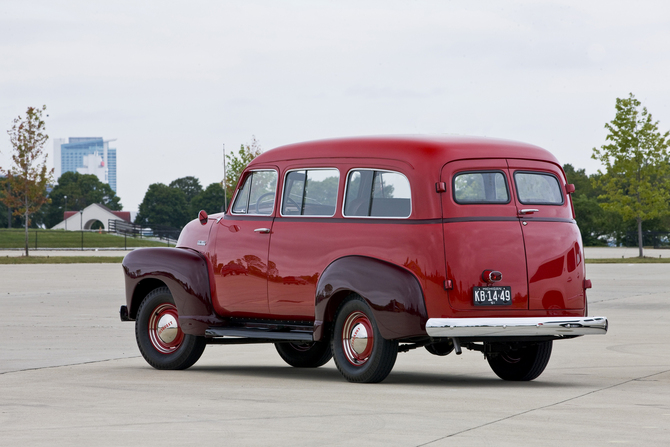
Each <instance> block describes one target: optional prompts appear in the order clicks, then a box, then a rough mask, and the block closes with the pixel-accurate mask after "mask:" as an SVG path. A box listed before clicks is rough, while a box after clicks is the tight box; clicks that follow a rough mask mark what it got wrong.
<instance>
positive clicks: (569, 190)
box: [565, 183, 575, 194]
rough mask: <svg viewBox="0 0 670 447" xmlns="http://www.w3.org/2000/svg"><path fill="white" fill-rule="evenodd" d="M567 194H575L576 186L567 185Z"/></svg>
mask: <svg viewBox="0 0 670 447" xmlns="http://www.w3.org/2000/svg"><path fill="white" fill-rule="evenodd" d="M565 192H567V193H568V194H572V193H573V192H575V185H573V184H572V183H569V184H567V185H565Z"/></svg>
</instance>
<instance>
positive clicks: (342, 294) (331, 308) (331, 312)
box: [323, 290, 367, 331]
mask: <svg viewBox="0 0 670 447" xmlns="http://www.w3.org/2000/svg"><path fill="white" fill-rule="evenodd" d="M354 294H356V292H352V291H351V290H340V291H338V292H335V293H334V294H333V296H331V297H330V299H329V300H328V306H327V307H326V313H325V314H324V319H323V322H324V324H326V327H327V330H328V331H330V328H331V327H332V324H333V323H334V322H335V317H337V309H339V308H340V304H342V303H343V302H344V300H346V299H347V298H348V297H350V296H351V295H354ZM362 298H363V299H364V300H365V301H366V302H367V300H366V299H365V297H362Z"/></svg>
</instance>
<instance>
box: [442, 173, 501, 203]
mask: <svg viewBox="0 0 670 447" xmlns="http://www.w3.org/2000/svg"><path fill="white" fill-rule="evenodd" d="M453 194H454V200H455V201H456V203H460V204H476V203H509V190H508V188H507V180H506V179H505V174H503V173H502V172H499V171H483V172H482V171H477V172H461V173H459V174H456V176H454V186H453Z"/></svg>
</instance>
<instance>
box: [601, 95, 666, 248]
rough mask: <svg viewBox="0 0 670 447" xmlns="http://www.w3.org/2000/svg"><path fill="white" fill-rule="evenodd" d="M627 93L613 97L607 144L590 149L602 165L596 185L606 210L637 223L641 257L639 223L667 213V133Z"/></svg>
mask: <svg viewBox="0 0 670 447" xmlns="http://www.w3.org/2000/svg"><path fill="white" fill-rule="evenodd" d="M640 106H641V103H640V101H638V100H637V99H635V96H633V94H632V93H631V94H630V95H629V97H628V98H624V99H621V98H617V100H616V115H615V117H614V119H613V120H612V121H611V122H609V123H607V124H605V128H606V129H607V130H608V131H609V134H608V135H607V137H606V139H607V141H609V144H605V145H603V146H601V147H600V149H598V148H593V155H592V156H591V157H592V158H593V159H595V160H598V161H600V162H601V163H602V164H603V165H604V166H605V168H606V172H605V173H602V172H601V171H598V172H599V173H600V174H602V176H601V178H600V179H599V181H598V182H597V186H601V187H602V188H603V190H604V194H603V195H602V196H601V198H602V199H603V200H605V202H604V203H603V204H602V206H603V208H605V210H611V211H614V212H616V213H618V214H620V215H621V217H622V218H623V220H624V221H630V220H634V221H635V222H636V224H637V240H638V247H639V250H640V257H643V256H644V251H643V238H642V222H644V221H647V220H649V219H654V218H658V217H661V216H664V215H666V214H668V213H669V212H670V205H669V202H670V165H669V164H668V136H669V135H670V132H666V133H665V134H661V133H660V132H659V130H658V121H656V122H654V121H652V117H651V114H650V113H649V112H648V111H647V108H646V107H642V109H641V110H640Z"/></svg>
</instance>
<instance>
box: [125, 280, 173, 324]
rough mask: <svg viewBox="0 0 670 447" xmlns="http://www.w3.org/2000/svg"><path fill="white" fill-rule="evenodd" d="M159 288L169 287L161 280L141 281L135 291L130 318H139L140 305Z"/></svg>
mask: <svg viewBox="0 0 670 447" xmlns="http://www.w3.org/2000/svg"><path fill="white" fill-rule="evenodd" d="M159 287H167V284H165V283H164V282H163V281H161V280H160V279H156V278H147V279H143V280H142V281H140V282H139V283H138V284H137V286H136V287H135V290H134V291H133V300H132V302H131V304H130V309H129V312H128V313H129V316H130V318H133V319H135V318H137V309H139V307H140V303H141V302H142V300H143V299H144V297H145V296H147V295H148V294H149V292H151V291H152V290H155V289H158V288H159Z"/></svg>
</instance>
